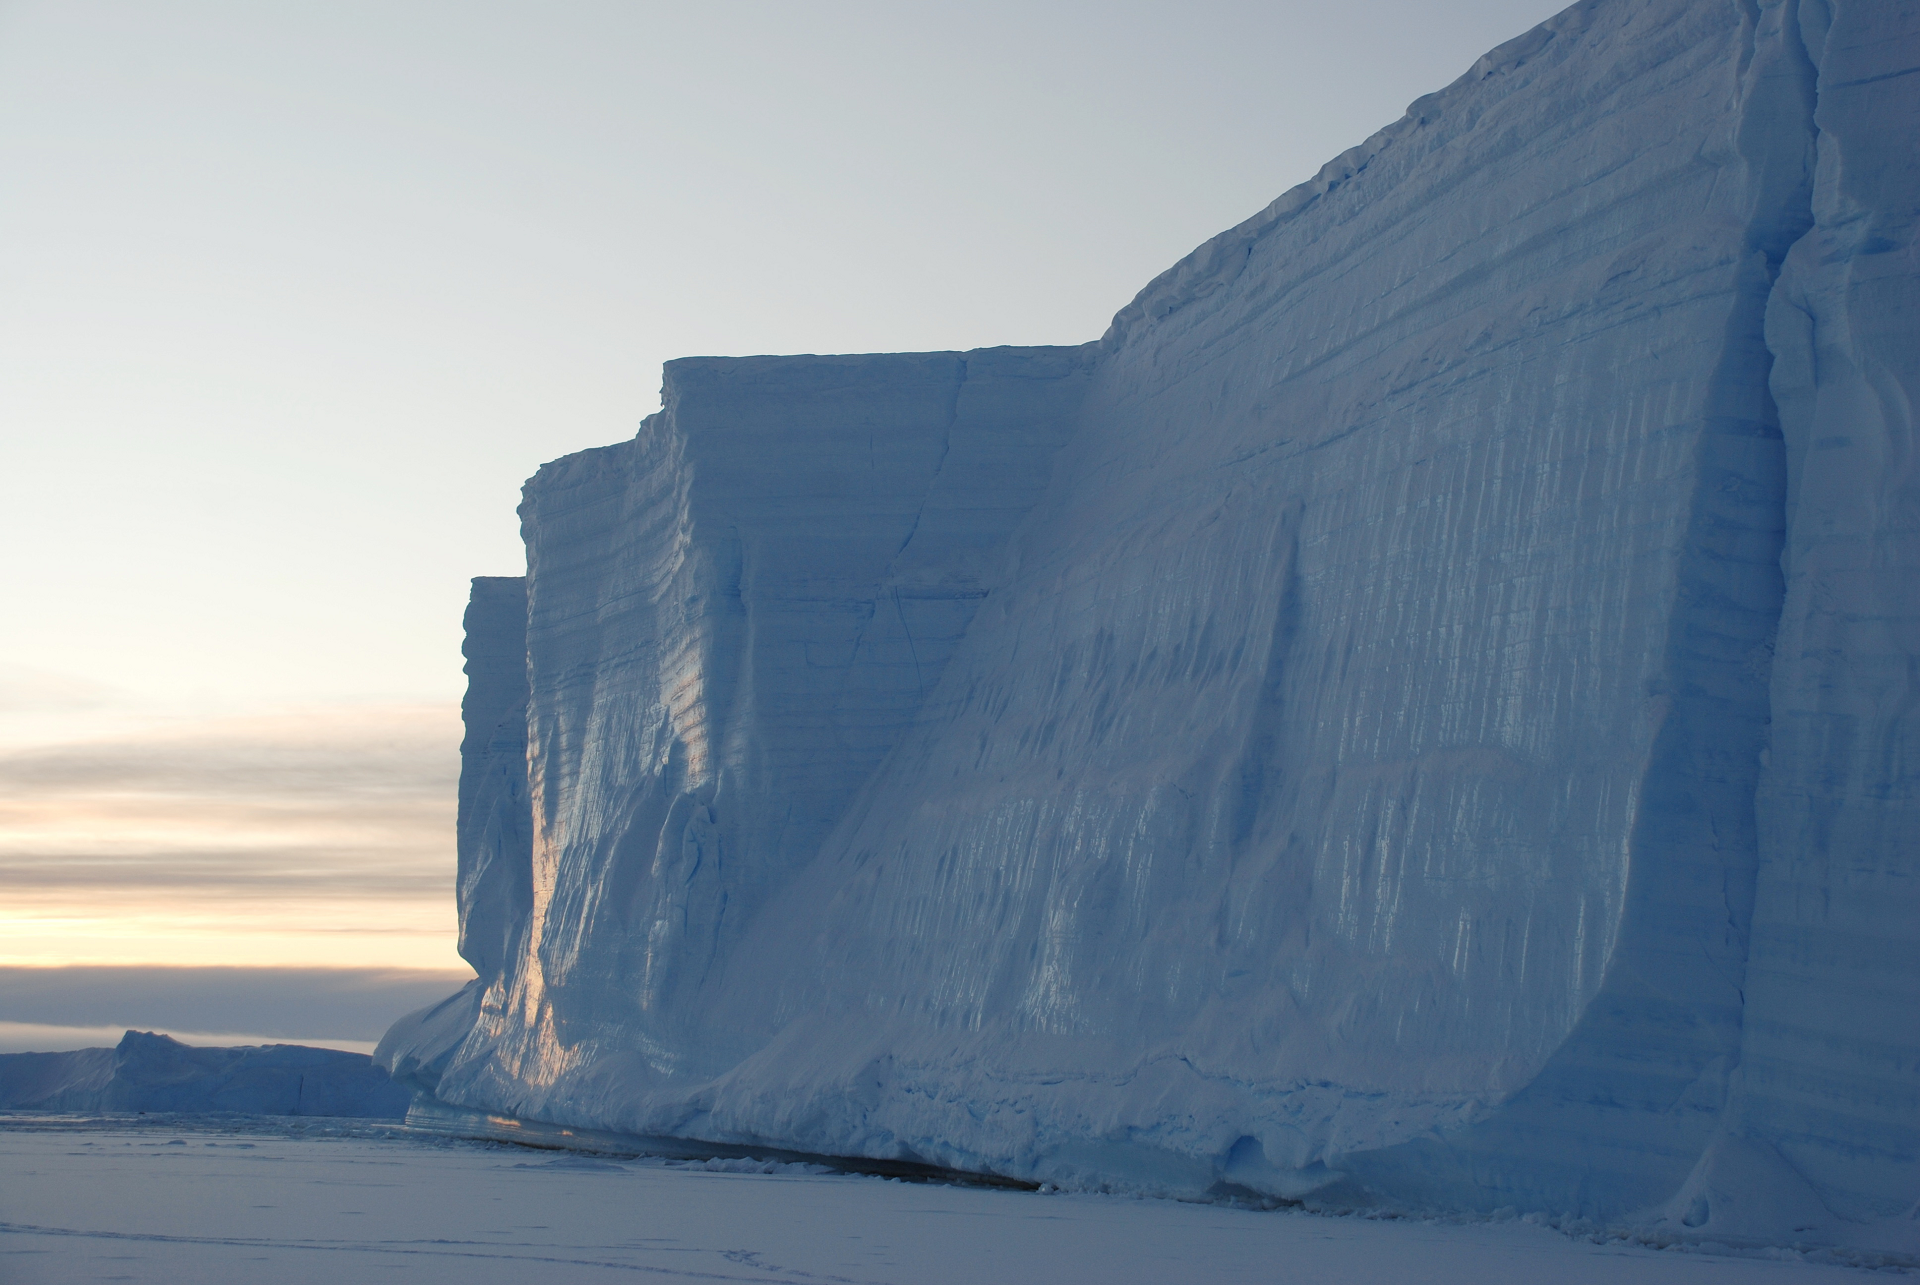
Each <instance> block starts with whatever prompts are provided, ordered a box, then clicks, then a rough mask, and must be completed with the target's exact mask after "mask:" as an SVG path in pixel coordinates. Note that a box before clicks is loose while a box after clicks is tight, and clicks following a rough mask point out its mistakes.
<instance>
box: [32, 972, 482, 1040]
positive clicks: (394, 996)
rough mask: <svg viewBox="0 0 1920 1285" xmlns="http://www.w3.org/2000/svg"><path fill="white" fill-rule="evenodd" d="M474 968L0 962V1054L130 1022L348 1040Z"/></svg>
mask: <svg viewBox="0 0 1920 1285" xmlns="http://www.w3.org/2000/svg"><path fill="white" fill-rule="evenodd" d="M471 975H472V974H471V973H470V972H465V971H454V970H451V969H447V970H427V969H393V968H225V967H213V968H155V967H151V966H141V967H75V968H0V1051H20V1050H24V1049H28V1048H32V1049H36V1050H37V1051H42V1052H48V1051H56V1046H64V1047H67V1048H87V1047H97V1046H99V1045H102V1044H115V1043H118V1042H119V1039H120V1036H121V1034H122V1033H123V1032H124V1031H126V1030H127V1029H129V1028H133V1029H137V1030H144V1031H151V1030H159V1031H164V1032H167V1033H168V1034H172V1035H175V1036H177V1037H182V1038H185V1039H186V1040H187V1042H188V1043H208V1044H246V1043H261V1042H263V1041H275V1040H279V1041H286V1042H292V1043H320V1044H326V1045H331V1046H334V1047H351V1046H353V1045H357V1044H366V1043H370V1042H372V1041H376V1040H378V1039H379V1038H380V1035H381V1034H382V1032H384V1031H385V1030H386V1028H387V1027H388V1026H389V1025H391V1024H392V1022H393V1020H394V1019H395V1018H397V1017H399V1016H400V1015H401V1014H402V1013H407V1012H411V1011H412V1010H414V1009H416V1008H421V1007H423V1006H425V1005H427V1004H431V1003H434V1002H436V1001H437V1000H440V999H443V998H445V997H446V996H447V995H450V994H452V993H453V992H454V991H455V990H457V989H459V987H460V986H462V985H464V984H465V982H466V981H467V979H468V978H469V977H470V976H471Z"/></svg>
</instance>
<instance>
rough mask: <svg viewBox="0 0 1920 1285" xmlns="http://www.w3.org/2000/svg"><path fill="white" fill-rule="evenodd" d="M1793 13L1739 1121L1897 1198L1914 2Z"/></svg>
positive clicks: (1918, 992)
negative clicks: (1768, 704)
mask: <svg viewBox="0 0 1920 1285" xmlns="http://www.w3.org/2000/svg"><path fill="white" fill-rule="evenodd" d="M1796 17H1797V28H1798V32H1799V35H1800V38H1801V39H1802V40H1803V41H1804V42H1805V46H1806V49H1807V54H1808V57H1809V59H1810V62H1811V64H1812V66H1813V67H1814V68H1815V69H1817V79H1816V81H1815V89H1816V91H1817V101H1818V106H1817V109H1816V110H1815V112H1814V124H1815V125H1816V126H1817V139H1816V141H1817V148H1818V164H1817V167H1816V169H1815V171H1814V176H1815V177H1814V183H1813V187H1812V193H1811V206H1810V214H1811V217H1812V227H1811V228H1809V229H1808V231H1807V232H1806V234H1805V235H1804V236H1803V237H1801V238H1800V239H1799V240H1798V241H1797V242H1795V244H1794V246H1793V248H1792V250H1791V252H1790V253H1789V254H1788V255H1787V259H1786V266H1785V268H1784V269H1783V271H1782V272H1781V275H1780V282H1779V285H1778V287H1777V288H1776V289H1775V290H1774V292H1773V295H1772V298H1771V299H1770V300H1769V302H1768V306H1767V341H1768V344H1769V346H1770V347H1771V348H1772V350H1773V353H1774V358H1775V360H1774V366H1773V390H1774V395H1775V397H1776V398H1777V399H1778V402H1779V406H1780V419H1781V425H1782V428H1783V430H1784V431H1785V435H1786V456H1787V478H1788V493H1787V510H1786V512H1787V544H1786V552H1785V555H1784V557H1783V559H1782V564H1783V566H1784V568H1785V571H1786V577H1787V579H1786V585H1787V597H1786V608H1785V611H1784V612H1783V614H1782V616H1781V623H1780V641H1779V648H1778V651H1777V654H1776V657H1775V661H1774V668H1773V683H1772V692H1771V695H1772V706H1773V730H1772V738H1771V743H1770V745H1769V747H1768V755H1769V757H1768V764H1767V768H1766V772H1765V775H1764V778H1763V782H1762V788H1761V792H1760V808H1761V811H1760V815H1761V849H1760V853H1761V862H1760V881H1759V894H1758V899H1757V903H1756V906H1755V911H1754V931H1753V948H1752V953H1751V955H1750V958H1749V963H1748V983H1747V1001H1748V1004H1747V1025H1746V1042H1745V1049H1744V1054H1743V1058H1742V1065H1741V1076H1742V1086H1743V1094H1742V1100H1741V1103H1740V1106H1741V1118H1740V1120H1739V1121H1738V1122H1737V1127H1738V1128H1739V1129H1741V1130H1743V1131H1744V1132H1745V1133H1746V1134H1748V1135H1750V1136H1752V1137H1753V1138H1756V1139H1758V1140H1761V1141H1764V1142H1766V1143H1767V1144H1768V1145H1770V1146H1771V1147H1773V1148H1774V1149H1775V1150H1776V1151H1777V1153H1778V1154H1779V1155H1780V1156H1782V1157H1784V1158H1785V1159H1786V1160H1787V1161H1788V1162H1789V1163H1790V1164H1791V1165H1792V1166H1793V1168H1794V1169H1795V1170H1796V1171H1797V1172H1798V1173H1800V1174H1802V1175H1804V1176H1805V1177H1806V1178H1807V1179H1808V1180H1809V1181H1810V1182H1811V1184H1812V1185H1813V1187H1814V1188H1815V1190H1816V1191H1817V1192H1818V1194H1819V1196H1820V1197H1821V1199H1822V1200H1823V1201H1825V1202H1826V1203H1827V1204H1828V1205H1829V1206H1830V1207H1831V1208H1832V1209H1833V1211H1834V1212H1835V1213H1838V1214H1841V1215H1844V1216H1852V1217H1867V1216H1874V1215H1880V1216H1890V1215H1896V1214H1907V1213H1908V1212H1909V1211H1910V1210H1912V1209H1914V1208H1915V1207H1916V1206H1915V1203H1914V1202H1915V1198H1916V1197H1920V1177H1916V1174H1917V1173H1920V932H1916V925H1920V456H1917V455H1916V450H1917V449H1920V442H1916V439H1915V410H1914V408H1915V406H1916V405H1920V247H1917V246H1916V243H1915V240H1914V225H1915V221H1916V218H1920V143H1917V142H1916V137H1917V136H1920V88H1917V86H1920V5H1914V4H1911V3H1875V2H1873V0H1801V3H1800V4H1799V5H1798V6H1797V12H1796Z"/></svg>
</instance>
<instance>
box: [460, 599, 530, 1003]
mask: <svg viewBox="0 0 1920 1285" xmlns="http://www.w3.org/2000/svg"><path fill="white" fill-rule="evenodd" d="M465 625H466V644H465V647H464V648H463V650H464V651H465V653H466V657H467V667H466V668H467V695H466V699H465V700H463V701H461V703H460V717H461V721H462V723H463V724H464V725H465V727H466V733H467V734H466V739H464V740H463V741H461V742H460V811H459V819H458V822H457V823H456V829H455V844H456V851H457V853H458V858H459V867H458V872H457V874H456V876H455V887H456V895H457V898H458V901H459V905H460V955H461V957H462V958H463V959H465V960H466V961H467V962H468V963H469V964H472V965H473V969H474V971H475V972H476V973H478V974H480V977H481V979H482V980H483V981H488V982H491V981H492V980H493V979H494V978H496V977H498V976H499V975H500V973H501V971H502V970H503V969H504V968H505V967H506V966H507V961H508V959H509V958H510V957H511V955H512V954H513V951H514V949H515V945H516V942H515V939H516V937H517V936H518V935H519V934H520V933H521V932H523V931H525V928H526V923H527V915H528V913H529V911H530V910H531V909H532V905H533V887H532V870H533V848H532V838H533V836H532V824H531V815H530V813H529V811H528V801H527V582H526V579H525V578H524V577H520V576H512V577H509V576H479V577H476V578H475V579H474V581H473V591H472V595H471V597H470V598H469V599H468V602H467V616H466V621H465Z"/></svg>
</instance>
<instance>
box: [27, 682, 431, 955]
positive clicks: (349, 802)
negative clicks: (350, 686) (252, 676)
mask: <svg viewBox="0 0 1920 1285" xmlns="http://www.w3.org/2000/svg"><path fill="white" fill-rule="evenodd" d="M459 735H460V726H459V716H458V711H457V709H456V708H455V707H454V706H453V705H452V704H450V703H448V704H434V705H343V706H324V707H315V708H304V709H291V710H284V711H280V712H277V713H273V714H266V715H255V716H251V717H244V718H225V719H211V720H198V721H177V722H174V723H170V724H168V725H165V726H162V727H158V728H153V729H150V730H145V731H137V732H130V733H123V734H121V735H116V736H105V737H96V738H94V739H91V740H84V741H75V742H66V743H60V744H46V745H38V746H29V747H25V748H17V749H13V750H10V751H7V752H4V753H0V963H21V964H58V963H79V962H95V963H110V962H117V961H125V962H135V961H141V960H145V961H151V962H174V963H195V962H205V963H232V964H242V963H248V964H255V963H257V964H296V963H299V964H339V965H355V964H373V965H378V964H386V965H402V964H413V965H446V966H452V965H456V964H457V962H458V961H457V959H456V957H455V956H454V954H453V949H452V942H453V933H454V922H453V903H452V898H453V891H452V890H453V870H454V854H453V821H454V809H455V790H456V785H457V780H458V773H459V761H458V749H457V747H458V743H459Z"/></svg>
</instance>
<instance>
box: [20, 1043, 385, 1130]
mask: <svg viewBox="0 0 1920 1285" xmlns="http://www.w3.org/2000/svg"><path fill="white" fill-rule="evenodd" d="M409 1097H410V1095H409V1093H408V1092H407V1090H406V1089H405V1088H403V1087H401V1086H400V1085H397V1084H395V1083H394V1082H393V1081H392V1080H391V1079H390V1078H389V1077H388V1075H387V1074H386V1072H384V1071H383V1070H381V1069H380V1068H378V1067H376V1066H374V1065H373V1060H372V1059H371V1058H370V1057H368V1056H367V1055H366V1054H365V1053H350V1052H347V1051H345V1050H343V1049H322V1048H309V1047H307V1046H306V1045H302V1044H257V1045H241V1046H239V1047H235V1048H201V1047H196V1046H193V1045H188V1044H182V1043H181V1042H180V1041H178V1040H176V1039H173V1038H172V1037H171V1036H167V1035H159V1034H155V1033H154V1032H151V1031H128V1032H127V1033H126V1035H125V1036H124V1037H123V1038H122V1039H121V1041H120V1043H119V1046H118V1047H116V1048H110V1049H107V1048H98V1049H75V1050H73V1051H71V1052H66V1053H0V1109H4V1110H9V1111H61V1112H70V1113H93V1112H100V1111H126V1112H133V1111H138V1112H146V1111H176V1112H185V1113H190V1114H205V1113H208V1112H218V1111H232V1112H240V1113H243V1114H247V1115H323V1116H371V1117H376V1118H382V1119H396V1120H397V1119H399V1118H400V1117H402V1116H404V1115H405V1114H406V1112H407V1103H408V1099H409Z"/></svg>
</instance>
